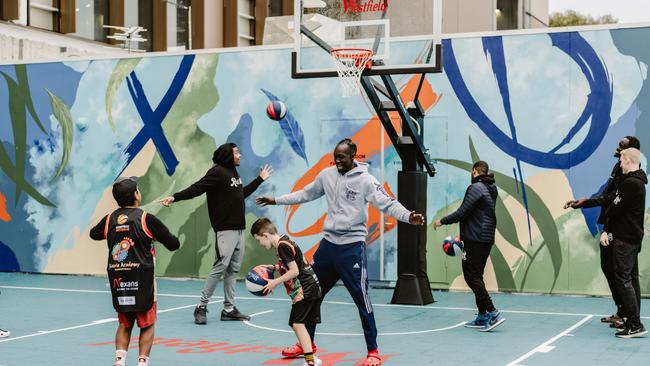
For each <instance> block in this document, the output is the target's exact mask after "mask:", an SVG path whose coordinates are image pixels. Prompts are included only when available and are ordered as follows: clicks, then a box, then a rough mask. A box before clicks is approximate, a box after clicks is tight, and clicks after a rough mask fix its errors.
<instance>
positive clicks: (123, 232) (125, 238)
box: [104, 208, 155, 313]
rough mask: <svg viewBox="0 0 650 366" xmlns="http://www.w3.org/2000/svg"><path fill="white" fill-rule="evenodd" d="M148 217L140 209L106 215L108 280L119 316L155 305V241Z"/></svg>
mask: <svg viewBox="0 0 650 366" xmlns="http://www.w3.org/2000/svg"><path fill="white" fill-rule="evenodd" d="M146 218H147V213H146V212H145V211H143V210H141V209H139V208H119V209H117V210H115V211H113V213H111V214H110V215H108V216H107V220H106V227H105V228H104V234H105V237H106V241H107V244H108V267H107V270H108V278H109V280H110V285H111V294H112V296H113V307H114V308H115V310H116V311H118V312H120V313H128V312H141V311H147V310H149V309H150V308H151V306H152V305H153V302H154V298H155V294H154V250H153V240H154V238H153V235H151V233H150V232H149V230H148V228H147V224H146Z"/></svg>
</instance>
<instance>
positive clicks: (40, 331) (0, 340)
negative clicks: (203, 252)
mask: <svg viewBox="0 0 650 366" xmlns="http://www.w3.org/2000/svg"><path fill="white" fill-rule="evenodd" d="M222 301H223V300H216V301H211V302H209V303H210V304H214V303H218V302H222ZM195 306H196V304H192V305H185V306H179V307H176V308H171V309H165V310H159V311H158V314H160V313H166V312H169V311H174V310H180V309H187V308H191V307H195ZM115 321H117V318H107V319H99V320H93V321H92V322H90V323H86V324H81V325H75V326H73V327H67V328H60V329H53V330H39V331H38V332H36V333H32V334H26V335H23V336H18V337H10V338H5V339H0V343H4V342H12V341H17V340H19V339H23V338H31V337H37V336H42V335H46V334H51V333H60V332H65V331H68V330H73V329H79V328H86V327H92V326H93V325H99V324H106V323H111V322H115Z"/></svg>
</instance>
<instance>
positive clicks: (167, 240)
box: [146, 214, 181, 251]
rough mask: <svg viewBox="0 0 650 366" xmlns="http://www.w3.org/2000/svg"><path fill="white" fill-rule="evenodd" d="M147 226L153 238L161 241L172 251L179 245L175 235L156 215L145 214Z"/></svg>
mask: <svg viewBox="0 0 650 366" xmlns="http://www.w3.org/2000/svg"><path fill="white" fill-rule="evenodd" d="M146 221H147V227H148V228H149V231H151V234H152V235H153V237H154V240H156V241H157V242H159V243H161V244H162V245H164V246H165V248H167V249H168V250H171V251H174V250H176V249H178V248H180V247H181V243H180V241H179V240H178V238H177V237H175V236H174V235H173V234H172V233H171V232H169V229H167V226H165V224H163V223H162V221H160V220H159V219H158V218H157V217H156V216H154V215H151V214H147V219H146Z"/></svg>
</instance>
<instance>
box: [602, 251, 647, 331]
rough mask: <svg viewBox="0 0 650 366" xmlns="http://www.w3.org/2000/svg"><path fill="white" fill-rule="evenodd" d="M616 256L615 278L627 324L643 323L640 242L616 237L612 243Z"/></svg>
mask: <svg viewBox="0 0 650 366" xmlns="http://www.w3.org/2000/svg"><path fill="white" fill-rule="evenodd" d="M610 245H611V246H612V251H613V256H614V278H615V282H616V289H617V291H618V293H619V296H620V300H621V305H622V306H623V314H624V315H625V316H626V317H627V324H628V325H629V326H632V327H637V326H639V325H641V319H640V318H639V312H640V307H641V288H640V286H639V251H640V250H641V245H640V244H631V243H626V242H624V241H621V240H618V239H614V241H613V242H612V243H610Z"/></svg>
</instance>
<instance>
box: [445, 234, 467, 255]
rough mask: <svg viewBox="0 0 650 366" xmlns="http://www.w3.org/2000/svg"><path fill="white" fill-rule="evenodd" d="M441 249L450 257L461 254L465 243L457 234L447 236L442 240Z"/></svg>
mask: <svg viewBox="0 0 650 366" xmlns="http://www.w3.org/2000/svg"><path fill="white" fill-rule="evenodd" d="M442 250H443V251H444V252H445V254H447V255H448V256H451V257H460V256H462V255H463V251H464V250H465V245H464V244H463V241H462V240H460V238H459V237H457V236H448V237H446V238H445V240H443V242H442Z"/></svg>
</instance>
